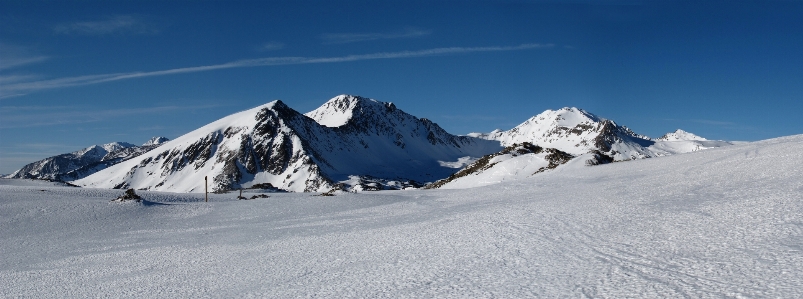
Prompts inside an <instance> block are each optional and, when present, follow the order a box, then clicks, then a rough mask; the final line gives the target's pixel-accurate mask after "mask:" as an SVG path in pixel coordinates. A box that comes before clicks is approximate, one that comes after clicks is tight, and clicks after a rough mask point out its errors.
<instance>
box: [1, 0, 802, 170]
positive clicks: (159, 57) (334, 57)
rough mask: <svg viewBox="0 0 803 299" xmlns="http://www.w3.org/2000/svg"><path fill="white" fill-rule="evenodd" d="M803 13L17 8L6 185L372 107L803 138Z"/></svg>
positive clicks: (476, 122) (515, 6) (595, 4)
mask: <svg viewBox="0 0 803 299" xmlns="http://www.w3.org/2000/svg"><path fill="white" fill-rule="evenodd" d="M801 53H803V2H801V1H760V2H758V1H757V2H751V1H462V2H461V1H423V2H415V1H321V2H316V1H293V2H280V1H253V2H247V1H241V2H231V1H226V2H224V1H173V2H167V1H132V2H127V1H64V2H55V1H54V2H37V1H0V173H10V172H12V171H14V170H15V169H17V168H19V167H21V166H23V165H25V164H27V163H30V162H33V161H36V160H39V159H42V158H45V157H48V156H52V155H55V154H60V153H65V152H70V151H74V150H78V149H81V148H84V147H86V146H89V145H92V144H102V143H108V142H113V141H126V142H131V143H135V144H141V143H143V142H145V141H146V140H148V139H149V138H150V137H152V136H166V137H168V138H171V139H172V138H176V137H178V136H180V135H182V134H184V133H187V132H189V131H191V130H193V129H195V128H198V127H200V126H202V125H204V124H207V123H209V122H212V121H214V120H216V119H219V118H221V117H224V116H226V115H228V114H231V113H234V112H237V111H241V110H245V109H248V108H251V107H254V106H257V105H260V104H263V103H266V102H269V101H272V100H276V99H280V100H282V101H284V102H285V103H287V104H288V105H289V106H290V107H293V108H294V109H296V110H298V111H300V112H302V113H303V112H307V111H310V110H313V109H315V108H316V107H318V106H319V105H321V104H323V103H324V102H325V101H326V100H328V99H330V98H332V97H334V96H336V95H339V94H355V95H361V96H365V97H370V98H374V99H377V100H380V101H385V102H393V103H395V104H396V105H397V107H399V108H401V109H402V110H405V111H407V112H408V113H411V114H413V115H416V116H418V117H426V118H429V119H432V120H433V121H435V122H436V123H438V124H440V125H441V126H442V127H443V128H445V129H446V130H447V131H449V132H451V133H454V134H466V133H469V132H477V131H479V132H487V131H491V130H493V129H497V128H498V129H503V130H507V129H510V128H512V127H514V126H515V125H517V124H519V123H521V122H523V121H525V120H526V119H527V118H529V117H531V116H533V115H536V114H538V113H540V112H542V111H544V110H546V109H558V108H561V107H567V106H574V107H579V108H583V109H585V110H587V111H589V112H592V113H594V114H597V115H599V116H601V117H604V118H608V119H613V120H615V121H616V122H617V123H619V124H622V125H626V126H628V127H630V128H631V129H633V130H634V131H636V132H637V133H640V134H645V135H648V136H651V137H659V136H660V135H662V134H664V133H666V132H669V131H673V130H675V129H677V128H682V129H684V130H687V131H690V132H693V133H696V134H698V135H701V136H703V137H706V138H709V139H724V140H746V141H752V140H761V139H767V138H773V137H779V136H785V135H792V134H801V133H803V125H801V121H800V119H801V117H800V113H801V111H803V104H801V102H802V101H801V100H803V55H801Z"/></svg>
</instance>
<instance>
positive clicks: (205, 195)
mask: <svg viewBox="0 0 803 299" xmlns="http://www.w3.org/2000/svg"><path fill="white" fill-rule="evenodd" d="M204 202H209V183H207V180H206V176H204Z"/></svg>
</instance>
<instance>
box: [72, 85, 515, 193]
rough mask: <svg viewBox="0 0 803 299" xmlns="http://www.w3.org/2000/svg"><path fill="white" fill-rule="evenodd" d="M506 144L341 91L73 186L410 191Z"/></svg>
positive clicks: (251, 118)
mask: <svg viewBox="0 0 803 299" xmlns="http://www.w3.org/2000/svg"><path fill="white" fill-rule="evenodd" d="M500 148H501V146H499V143H498V142H494V141H488V140H482V139H477V138H472V137H466V136H454V135H451V134H449V133H447V132H446V131H444V130H443V129H442V128H440V127H439V126H438V125H437V124H435V123H433V122H431V121H429V120H426V119H419V118H416V117H414V116H412V115H409V114H407V113H405V112H404V111H402V110H400V109H398V108H396V106H395V105H393V104H392V103H383V102H378V101H375V100H371V99H367V98H362V97H356V96H347V95H344V96H338V97H335V98H333V99H332V100H330V101H328V102H327V103H325V104H324V105H323V106H321V107H320V108H318V109H316V110H314V111H312V112H310V113H307V114H306V115H303V114H300V113H298V112H296V111H295V110H293V109H291V108H290V107H288V106H287V105H285V104H284V103H282V102H281V101H274V102H271V103H268V104H266V105H263V106H260V107H256V108H254V109H251V110H247V111H243V112H240V113H236V114H234V115H231V116H228V117H225V118H223V119H220V120H218V121H216V122H213V123H211V124H209V125H206V126H204V127H202V128H199V129H197V130H195V131H193V132H190V133H188V134H185V135H184V136H181V137H179V138H177V139H176V140H174V141H171V142H169V143H168V144H167V146H164V147H162V148H159V150H157V151H153V152H149V153H147V154H145V155H142V156H140V157H138V158H137V159H133V160H130V161H126V162H124V163H121V164H119V165H117V166H115V167H112V168H109V169H107V170H105V171H102V172H100V173H97V174H96V175H93V176H90V177H87V178H85V179H82V180H78V181H76V182H75V183H76V184H78V185H81V186H89V187H104V188H112V187H116V188H128V187H131V188H136V189H147V190H161V191H174V192H203V190H204V186H203V184H204V179H203V178H204V177H208V179H209V188H210V190H211V191H213V192H216V191H225V190H232V189H238V188H248V187H251V186H253V185H256V184H266V183H269V184H271V185H272V186H275V187H277V188H280V189H283V190H288V191H297V192H300V191H306V192H323V191H327V190H331V189H332V188H335V187H336V186H338V185H339V186H342V189H344V190H352V189H354V188H357V189H362V190H371V189H373V188H375V189H379V188H382V189H388V188H390V187H389V186H402V187H401V188H403V187H404V186H406V185H413V184H415V183H414V182H425V181H435V180H437V179H440V178H443V177H446V176H448V175H450V174H452V173H453V172H454V171H455V169H453V168H449V167H444V166H441V164H440V163H439V161H452V160H456V159H458V158H460V157H465V156H473V157H479V156H482V155H485V154H488V153H492V152H496V151H498V150H499V149H500ZM355 177H356V178H361V179H356V180H355V179H354V178H355Z"/></svg>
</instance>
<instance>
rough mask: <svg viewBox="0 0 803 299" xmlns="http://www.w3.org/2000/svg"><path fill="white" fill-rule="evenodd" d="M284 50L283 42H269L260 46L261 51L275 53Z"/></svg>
mask: <svg viewBox="0 0 803 299" xmlns="http://www.w3.org/2000/svg"><path fill="white" fill-rule="evenodd" d="M282 48H284V43H281V42H276V41H272V42H267V43H264V44H262V45H260V46H259V49H258V50H259V51H274V50H279V49H282Z"/></svg>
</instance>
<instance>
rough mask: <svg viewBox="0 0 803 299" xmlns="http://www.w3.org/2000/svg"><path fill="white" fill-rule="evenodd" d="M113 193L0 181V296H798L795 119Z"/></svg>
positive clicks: (799, 188) (801, 228)
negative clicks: (325, 176) (579, 160)
mask: <svg viewBox="0 0 803 299" xmlns="http://www.w3.org/2000/svg"><path fill="white" fill-rule="evenodd" d="M121 194H122V191H121V190H104V189H79V188H69V187H57V186H53V185H47V184H45V183H37V182H32V181H21V180H8V179H5V180H0V297H3V298H9V297H35V298H40V297H50V298H61V297H112V298H117V297H132V298H152V297H162V298H168V297H169V298H173V297H237V298H239V297H275V298H291V297H323V298H338V297H362V298H379V297H423V298H444V297H497V298H515V297H543V298H556V297H593V298H606V297H607V298H624V297H639V298H643V297H672V298H682V297H692V298H708V297H713V298H721V297H772V298H776V297H778V298H801V297H803V287H801V286H803V135H800V136H792V137H785V138H779V139H773V140H768V141H763V142H756V143H748V144H740V145H735V146H731V147H724V148H717V149H709V150H705V151H701V152H695V153H689V154H681V155H675V156H669V157H661V158H654V159H646V160H638V161H631V162H624V163H614V164H609V165H602V166H594V167H581V168H571V167H567V168H565V169H563V170H561V168H558V169H557V170H555V171H553V172H548V173H544V174H539V175H537V176H535V177H532V178H530V179H525V180H519V181H513V182H506V183H502V184H497V185H491V186H486V187H481V188H473V189H462V190H415V191H393V192H365V193H360V194H343V195H339V196H335V197H317V196H311V194H270V195H271V197H270V198H266V199H254V200H248V201H237V200H235V199H234V197H235V196H236V194H234V193H232V194H226V195H213V196H212V197H211V200H210V202H209V203H204V202H203V195H202V194H201V195H199V194H171V193H158V192H144V191H143V192H139V194H140V195H142V196H143V198H145V199H146V202H145V203H144V204H137V203H123V204H121V203H110V202H109V200H110V199H112V198H115V197H117V196H118V195H121ZM248 195H249V196H250V195H251V194H248Z"/></svg>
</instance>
